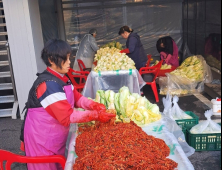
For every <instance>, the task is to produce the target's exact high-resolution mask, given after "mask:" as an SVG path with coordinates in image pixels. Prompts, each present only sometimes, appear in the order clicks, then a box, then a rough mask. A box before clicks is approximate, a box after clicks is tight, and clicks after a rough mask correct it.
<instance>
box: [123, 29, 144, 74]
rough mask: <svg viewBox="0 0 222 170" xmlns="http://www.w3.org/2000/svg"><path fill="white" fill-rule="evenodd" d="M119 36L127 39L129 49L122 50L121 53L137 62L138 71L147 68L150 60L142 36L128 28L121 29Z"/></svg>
mask: <svg viewBox="0 0 222 170" xmlns="http://www.w3.org/2000/svg"><path fill="white" fill-rule="evenodd" d="M119 35H121V36H122V37H123V38H124V39H127V42H126V47H127V48H126V49H124V50H122V51H121V53H126V54H127V55H128V56H129V57H130V58H131V59H132V60H133V61H134V62H135V64H136V69H137V70H140V69H141V68H142V67H145V65H146V63H147V60H148V58H147V55H146V53H145V50H144V48H143V44H142V43H141V40H140V36H139V35H138V34H137V33H134V32H133V30H132V29H131V28H129V27H128V26H123V27H121V28H120V31H119Z"/></svg>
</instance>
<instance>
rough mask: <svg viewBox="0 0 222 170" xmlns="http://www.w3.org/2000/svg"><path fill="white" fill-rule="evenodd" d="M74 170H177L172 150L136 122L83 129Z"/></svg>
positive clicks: (77, 141)
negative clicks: (171, 155) (172, 158)
mask: <svg viewBox="0 0 222 170" xmlns="http://www.w3.org/2000/svg"><path fill="white" fill-rule="evenodd" d="M79 132H80V135H79V136H78V137H77V140H76V146H75V149H76V154H77V156H78V158H77V159H76V162H75V165H74V167H73V169H74V170H129V169H131V170H174V169H175V168H177V166H178V164H177V163H175V162H174V161H172V160H170V159H168V158H166V157H168V156H169V155H170V149H169V147H168V146H167V145H166V144H165V142H164V141H163V140H161V139H157V138H154V137H153V136H149V135H147V134H146V133H145V132H144V131H143V130H142V129H141V128H140V127H138V126H137V125H136V124H134V123H133V122H131V123H129V124H125V123H119V124H116V125H114V123H106V124H103V123H98V124H96V125H95V126H91V127H89V126H83V127H81V128H79Z"/></svg>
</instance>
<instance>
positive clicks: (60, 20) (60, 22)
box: [56, 0, 66, 41]
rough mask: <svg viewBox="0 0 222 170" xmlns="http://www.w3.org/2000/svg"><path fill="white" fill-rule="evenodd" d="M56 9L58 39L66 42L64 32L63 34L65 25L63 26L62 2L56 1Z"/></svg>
mask: <svg viewBox="0 0 222 170" xmlns="http://www.w3.org/2000/svg"><path fill="white" fill-rule="evenodd" d="M56 7H57V18H58V26H59V27H58V28H59V29H58V31H59V38H60V39H62V40H64V41H66V32H65V24H64V15H63V9H62V1H61V0H56Z"/></svg>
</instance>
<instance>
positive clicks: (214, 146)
mask: <svg viewBox="0 0 222 170" xmlns="http://www.w3.org/2000/svg"><path fill="white" fill-rule="evenodd" d="M220 125H221V124H220ZM192 127H193V125H186V129H187V142H188V144H189V145H190V146H192V147H193V148H194V149H195V150H196V151H197V152H200V151H220V150H221V133H212V134H191V133H190V130H191V128H192Z"/></svg>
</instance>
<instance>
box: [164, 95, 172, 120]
mask: <svg viewBox="0 0 222 170" xmlns="http://www.w3.org/2000/svg"><path fill="white" fill-rule="evenodd" d="M163 106H164V111H163V114H164V115H166V116H168V117H170V118H171V119H173V117H172V115H171V111H172V96H171V95H170V94H169V93H168V94H167V96H166V98H165V97H164V98H163Z"/></svg>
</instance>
